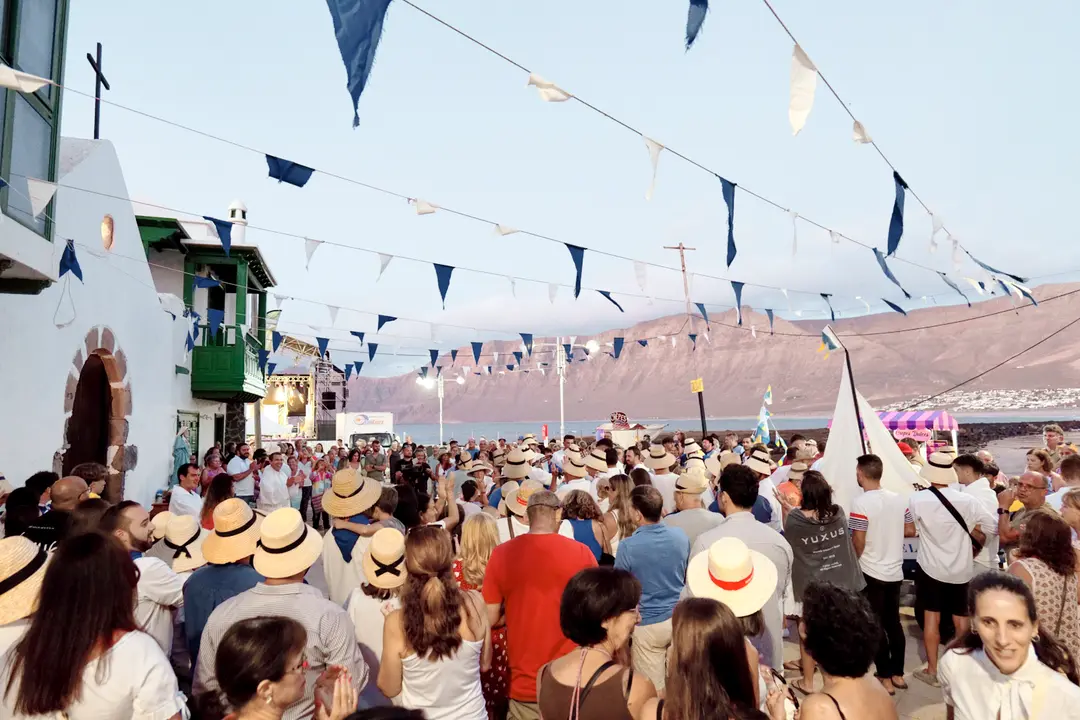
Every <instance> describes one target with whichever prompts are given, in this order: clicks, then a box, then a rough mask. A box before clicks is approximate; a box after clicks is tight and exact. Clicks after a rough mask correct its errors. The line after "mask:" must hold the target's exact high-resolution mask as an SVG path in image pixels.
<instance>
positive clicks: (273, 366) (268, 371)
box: [266, 363, 277, 375]
mask: <svg viewBox="0 0 1080 720" xmlns="http://www.w3.org/2000/svg"><path fill="white" fill-rule="evenodd" d="M276 368H277V363H267V364H266V374H267V375H273V374H274V370H275V369H276Z"/></svg>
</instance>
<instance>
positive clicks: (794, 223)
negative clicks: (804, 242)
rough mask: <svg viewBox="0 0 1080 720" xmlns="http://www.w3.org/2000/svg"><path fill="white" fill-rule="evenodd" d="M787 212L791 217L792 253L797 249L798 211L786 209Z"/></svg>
mask: <svg viewBox="0 0 1080 720" xmlns="http://www.w3.org/2000/svg"><path fill="white" fill-rule="evenodd" d="M787 214H788V217H789V218H791V254H792V255H794V254H795V253H796V252H797V251H798V250H799V213H797V212H795V211H794V210H788V213H787Z"/></svg>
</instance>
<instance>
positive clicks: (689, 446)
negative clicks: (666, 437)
mask: <svg viewBox="0 0 1080 720" xmlns="http://www.w3.org/2000/svg"><path fill="white" fill-rule="evenodd" d="M682 448H683V453H684V454H686V455H689V454H690V453H694V452H701V446H700V445H698V441H697V440H695V439H694V438H686V442H684V443H683V446H682Z"/></svg>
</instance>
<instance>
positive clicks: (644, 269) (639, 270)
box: [634, 260, 648, 292]
mask: <svg viewBox="0 0 1080 720" xmlns="http://www.w3.org/2000/svg"><path fill="white" fill-rule="evenodd" d="M634 277H635V278H637V286H638V287H639V288H641V292H646V290H645V286H646V285H647V284H648V266H646V265H645V263H643V262H641V261H640V260H635V261H634Z"/></svg>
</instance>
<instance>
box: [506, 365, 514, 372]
mask: <svg viewBox="0 0 1080 720" xmlns="http://www.w3.org/2000/svg"><path fill="white" fill-rule="evenodd" d="M506 371H507V372H514V366H513V365H507V366H506Z"/></svg>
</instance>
